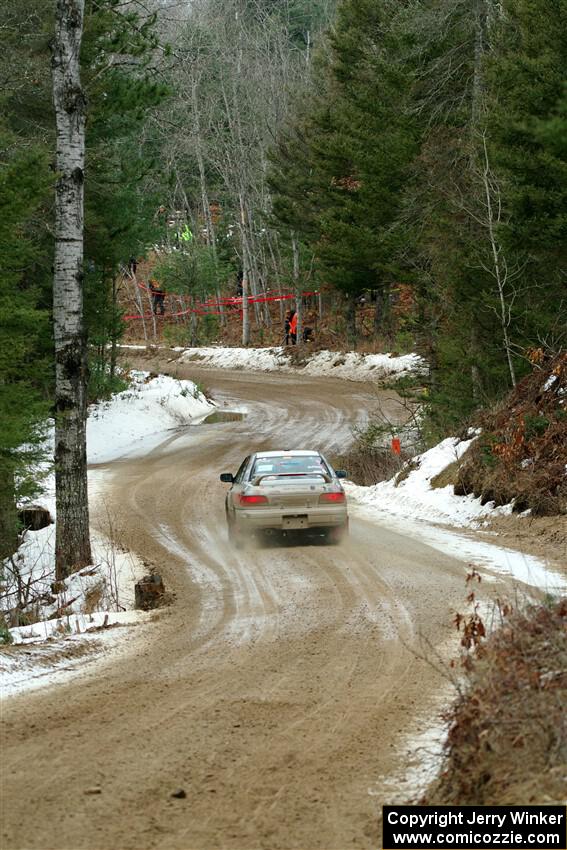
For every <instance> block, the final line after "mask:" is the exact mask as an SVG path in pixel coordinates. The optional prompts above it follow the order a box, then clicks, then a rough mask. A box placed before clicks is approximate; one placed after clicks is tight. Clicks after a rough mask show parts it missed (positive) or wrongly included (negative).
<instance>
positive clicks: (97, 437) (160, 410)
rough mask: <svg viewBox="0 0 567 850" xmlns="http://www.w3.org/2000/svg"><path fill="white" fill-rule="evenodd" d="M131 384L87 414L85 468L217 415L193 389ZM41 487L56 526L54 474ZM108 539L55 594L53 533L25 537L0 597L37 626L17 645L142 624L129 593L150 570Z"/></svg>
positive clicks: (138, 377)
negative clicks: (111, 627) (91, 562)
mask: <svg viewBox="0 0 567 850" xmlns="http://www.w3.org/2000/svg"><path fill="white" fill-rule="evenodd" d="M131 382H132V383H131V385H130V387H129V388H128V389H127V390H125V391H124V392H121V393H118V394H117V395H115V396H113V398H112V399H111V400H110V401H108V402H103V403H100V404H96V405H92V406H91V408H90V409H89V418H88V422H87V455H88V460H89V462H90V463H108V462H109V461H111V460H113V459H115V458H118V457H125V456H131V455H133V454H137V453H141V452H144V451H148V450H149V449H150V448H151V447H153V446H154V445H157V444H158V443H160V442H163V440H164V439H166V437H167V433H168V431H170V430H172V429H178V428H180V427H183V426H185V425H188V424H191V423H194V422H195V421H198V420H200V419H203V418H204V417H206V416H208V415H209V413H210V412H211V411H212V410H214V409H215V406H214V405H213V404H212V403H211V402H209V401H208V400H207V399H206V398H205V397H204V395H203V394H202V393H201V392H200V390H199V388H198V387H197V386H196V385H195V384H194V383H193V382H192V381H179V380H176V379H174V378H170V377H167V376H165V375H159V376H153V377H152V376H150V374H149V373H147V372H132V373H131ZM49 446H51V449H52V447H53V431H52V432H51V434H50V435H49V436H48V438H47V447H48V448H49ZM103 474H104V471H103V470H91V471H90V473H89V492H90V495H91V502H92V501H94V502H95V503H96V502H97V500H98V494H99V485H100V483H101V482H100V478H101V476H102V475H103ZM44 486H45V492H44V494H43V495H42V497H40V498H39V499H38V500H36V501H37V503H38V504H40V505H42V506H43V507H46V508H47V509H48V510H49V512H50V514H51V516H52V517H53V519H55V484H54V476H53V473H51V475H49V476H48V477H47V479H46V481H45V484H44ZM115 531H116V529H114V532H115ZM112 536H113V533H111V532H109V535H108V536H105V535H104V534H101V533H98V532H97V531H95V530H92V531H91V543H92V551H93V566H91V567H88V568H86V569H83V570H80V571H79V572H77V573H74V574H73V575H71V576H69V577H68V578H67V579H66V581H65V582H63V583H62V585H61V586H60V587H57V589H56V590H55V591H54V590H53V587H54V582H55V525H54V524H52V525H49V526H47V527H46V528H43V529H41V530H39V531H27V532H26V534H25V537H24V540H23V542H22V543H21V545H20V547H19V549H18V551H17V552H16V553H15V555H14V556H13V557H12V558H11V559H8V560H7V561H6V562H5V564H4V567H3V572H4V576H5V578H4V582H3V584H4V587H3V590H2V594H1V596H0V610H3V611H5V612H8V611H10V610H11V609H13V608H15V607H16V605H17V604H19V605H20V609H21V610H22V611H23V613H25V615H26V617H27V619H29V620H33V621H34V622H33V623H31V624H30V625H26V626H18V627H14V628H11V629H10V635H11V637H12V641H13V642H14V643H15V644H18V643H26V644H27V643H37V642H41V641H46V640H51V639H62V638H68V636H70V635H71V636H76V635H79V634H84V633H85V632H88V631H91V630H93V629H99V628H100V627H101V626H108V625H128V624H132V623H135V622H138V621H140V620H142V619H144V616H145V615H144V614H143V613H142V612H137V611H136V612H134V611H132V610H131V609H133V608H134V585H135V583H136V581H138V580H139V579H140V578H141V577H142V576H143V575H144V574H145V573H147V567H146V566H145V565H144V564H143V563H141V562H140V561H139V560H138V558H136V557H135V556H134V555H133V554H132V553H130V552H125V551H122V550H121V549H120V546H119V545H118V544H117V542H116V541H115V540H112V539H110V538H111V537H112ZM13 666H14V662H13V660H12V667H13ZM3 684H4V682H3Z"/></svg>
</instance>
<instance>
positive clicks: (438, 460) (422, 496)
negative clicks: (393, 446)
mask: <svg viewBox="0 0 567 850" xmlns="http://www.w3.org/2000/svg"><path fill="white" fill-rule="evenodd" d="M471 443H472V439H471V440H458V439H456V438H455V437H449V438H448V439H446V440H443V442H441V443H439V444H438V445H437V446H434V447H433V448H432V449H429V451H427V452H424V453H423V454H421V455H417V456H416V457H414V458H412V460H411V461H409V466H410V468H411V471H410V472H409V474H408V475H407V477H406V478H405V479H404V480H403V481H400V483H399V484H398V485H396V483H395V482H396V476H394V477H393V478H390V479H389V480H388V481H381V482H380V483H379V484H374V485H373V486H371V487H360V486H357V485H356V484H351V483H350V482H348V483H347V484H346V489H347V492H348V494H349V495H350V496H351V497H352V498H353V499H356V501H357V502H358V503H359V504H362V505H368V506H371V507H373V508H375V509H376V510H377V511H379V512H380V514H390V515H392V516H394V517H412V518H413V519H421V520H424V521H427V522H431V521H433V522H437V523H449V524H451V525H457V526H469V525H470V523H471V521H472V520H477V519H480V518H481V517H484V516H487V515H489V514H491V515H493V514H494V513H495V511H496V512H497V513H501V514H502V513H510V512H511V507H509V506H505V507H504V508H498V509H495V507H494V504H493V503H488V504H486V505H481V504H480V499H476V498H475V497H474V496H472V495H470V496H455V494H454V492H453V485H452V484H448V485H447V486H446V487H438V488H436V489H433V488H432V487H431V479H432V478H434V477H435V476H436V475H438V474H439V473H440V472H442V471H443V470H444V469H446V468H447V467H448V466H449V465H450V464H451V463H453V462H454V461H457V460H460V459H461V457H462V456H463V455H464V453H465V452H466V450H467V449H468V447H469V446H470V445H471Z"/></svg>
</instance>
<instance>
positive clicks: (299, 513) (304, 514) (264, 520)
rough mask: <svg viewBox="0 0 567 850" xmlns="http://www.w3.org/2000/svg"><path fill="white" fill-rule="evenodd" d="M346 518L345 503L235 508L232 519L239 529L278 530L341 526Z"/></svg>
mask: <svg viewBox="0 0 567 850" xmlns="http://www.w3.org/2000/svg"><path fill="white" fill-rule="evenodd" d="M347 520H348V512H347V508H346V505H337V506H336V507H335V506H328V505H324V506H321V507H313V508H305V509H301V508H286V509H284V510H282V509H281V508H277V509H274V508H264V507H262V508H256V509H254V510H242V509H241V510H236V511H235V512H234V521H235V524H236V528H237V529H238V530H239V531H262V530H266V529H274V530H279V531H286V530H294V529H298V530H299V529H302V528H335V527H337V526H339V527H340V526H343V525H345V524H346V522H347Z"/></svg>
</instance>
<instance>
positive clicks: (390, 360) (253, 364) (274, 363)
mask: <svg viewBox="0 0 567 850" xmlns="http://www.w3.org/2000/svg"><path fill="white" fill-rule="evenodd" d="M289 351H290V349H286V348H285V347H283V346H279V347H275V348H225V347H222V346H219V347H214V346H210V347H208V348H186V349H184V350H183V352H182V354H181V357H180V360H181V361H183V362H195V363H198V364H199V365H201V366H208V367H212V368H218V369H246V370H247V371H257V372H301V373H302V374H304V375H315V376H317V377H334V378H343V379H347V380H350V381H368V380H380V379H383V378H386V377H390V376H396V377H400V376H401V375H406V374H409V373H412V372H419V371H421V370H423V369H424V365H425V364H424V361H423V359H422V358H421V357H420V356H419V355H418V354H404V355H401V356H399V357H394V356H393V355H391V354H358V353H357V352H354V351H349V352H347V353H341V352H338V351H315V352H313V353H310V352H309V350H308V349H307V348H305V349H303V353H305V354H306V355H307V356H308V359H307V361H306V363H305V364H304V365H303V366H295V365H293V364H291V363H290V361H289V359H288V357H287V356H286V354H288V353H289Z"/></svg>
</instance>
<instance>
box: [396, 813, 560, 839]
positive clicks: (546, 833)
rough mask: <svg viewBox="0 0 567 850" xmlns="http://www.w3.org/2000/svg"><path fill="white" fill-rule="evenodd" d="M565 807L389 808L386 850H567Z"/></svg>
mask: <svg viewBox="0 0 567 850" xmlns="http://www.w3.org/2000/svg"><path fill="white" fill-rule="evenodd" d="M566 814H567V812H566V807H565V806H384V809H383V827H382V848H383V850H415V848H417V850H434V848H435V850H445V848H453V849H454V850H469V848H483V850H493V848H500V847H506V848H521V850H525V848H530V847H534V848H535V847H539V848H540V849H541V850H567V824H566Z"/></svg>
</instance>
